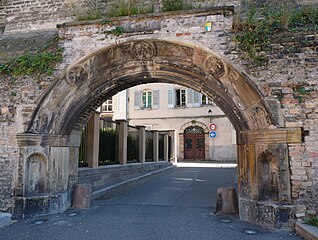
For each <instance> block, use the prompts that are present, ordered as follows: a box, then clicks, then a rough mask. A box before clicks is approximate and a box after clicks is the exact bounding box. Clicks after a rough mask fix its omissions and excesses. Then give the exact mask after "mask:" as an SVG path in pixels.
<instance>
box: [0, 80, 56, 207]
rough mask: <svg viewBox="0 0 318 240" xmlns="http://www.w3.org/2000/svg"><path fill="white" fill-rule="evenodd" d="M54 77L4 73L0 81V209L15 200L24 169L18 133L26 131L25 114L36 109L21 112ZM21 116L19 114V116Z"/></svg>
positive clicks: (10, 204) (10, 205)
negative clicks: (18, 180) (16, 186)
mask: <svg viewBox="0 0 318 240" xmlns="http://www.w3.org/2000/svg"><path fill="white" fill-rule="evenodd" d="M51 81H52V78H50V77H45V78H42V79H41V81H38V80H37V79H34V78H32V77H11V76H7V77H6V76H1V81H0V146H1V147H0V172H1V175H0V211H10V210H11V208H12V204H13V199H12V196H13V189H14V186H15V184H16V180H17V178H21V177H23V173H17V169H18V167H17V166H18V159H19V152H18V150H19V149H18V144H17V138H16V135H17V133H21V132H23V131H24V130H25V129H24V128H23V127H22V126H23V121H24V120H23V118H21V116H23V115H24V116H27V115H28V114H29V115H30V113H32V111H33V110H34V109H30V110H29V112H23V113H22V112H21V108H22V106H23V105H25V104H33V103H34V100H35V99H36V98H37V97H38V96H39V93H40V92H41V91H42V90H43V89H45V88H46V87H47V86H48V85H49V84H50V83H51ZM18 115H19V116H20V117H19V116H18Z"/></svg>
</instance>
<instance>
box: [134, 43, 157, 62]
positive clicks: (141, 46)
mask: <svg viewBox="0 0 318 240" xmlns="http://www.w3.org/2000/svg"><path fill="white" fill-rule="evenodd" d="M131 52H132V54H133V56H134V57H135V58H137V59H138V60H143V61H146V60H151V59H152V58H153V57H154V56H155V55H156V54H157V51H156V47H155V46H154V45H153V44H152V43H151V42H148V41H139V42H136V43H135V44H133V45H132V48H131Z"/></svg>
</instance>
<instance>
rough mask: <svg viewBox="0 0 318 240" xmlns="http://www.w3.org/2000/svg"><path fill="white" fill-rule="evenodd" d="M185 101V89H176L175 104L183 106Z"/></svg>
mask: <svg viewBox="0 0 318 240" xmlns="http://www.w3.org/2000/svg"><path fill="white" fill-rule="evenodd" d="M186 103H187V101H186V89H177V90H176V106H177V107H180V106H185V105H186Z"/></svg>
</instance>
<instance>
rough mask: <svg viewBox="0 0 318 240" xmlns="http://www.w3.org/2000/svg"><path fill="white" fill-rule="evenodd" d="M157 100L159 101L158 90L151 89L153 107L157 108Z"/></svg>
mask: <svg viewBox="0 0 318 240" xmlns="http://www.w3.org/2000/svg"><path fill="white" fill-rule="evenodd" d="M159 101H160V96H159V90H156V91H153V104H152V108H153V109H158V108H159Z"/></svg>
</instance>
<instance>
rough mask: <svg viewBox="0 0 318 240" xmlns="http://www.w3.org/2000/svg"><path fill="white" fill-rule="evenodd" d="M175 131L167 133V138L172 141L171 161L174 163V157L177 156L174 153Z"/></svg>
mask: <svg viewBox="0 0 318 240" xmlns="http://www.w3.org/2000/svg"><path fill="white" fill-rule="evenodd" d="M175 133H176V131H174V130H172V131H169V136H170V137H171V139H172V141H171V146H170V147H171V159H172V161H173V162H176V159H177V157H176V155H177V151H176V149H177V146H176V144H177V143H176V137H175V136H176V134H175Z"/></svg>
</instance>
